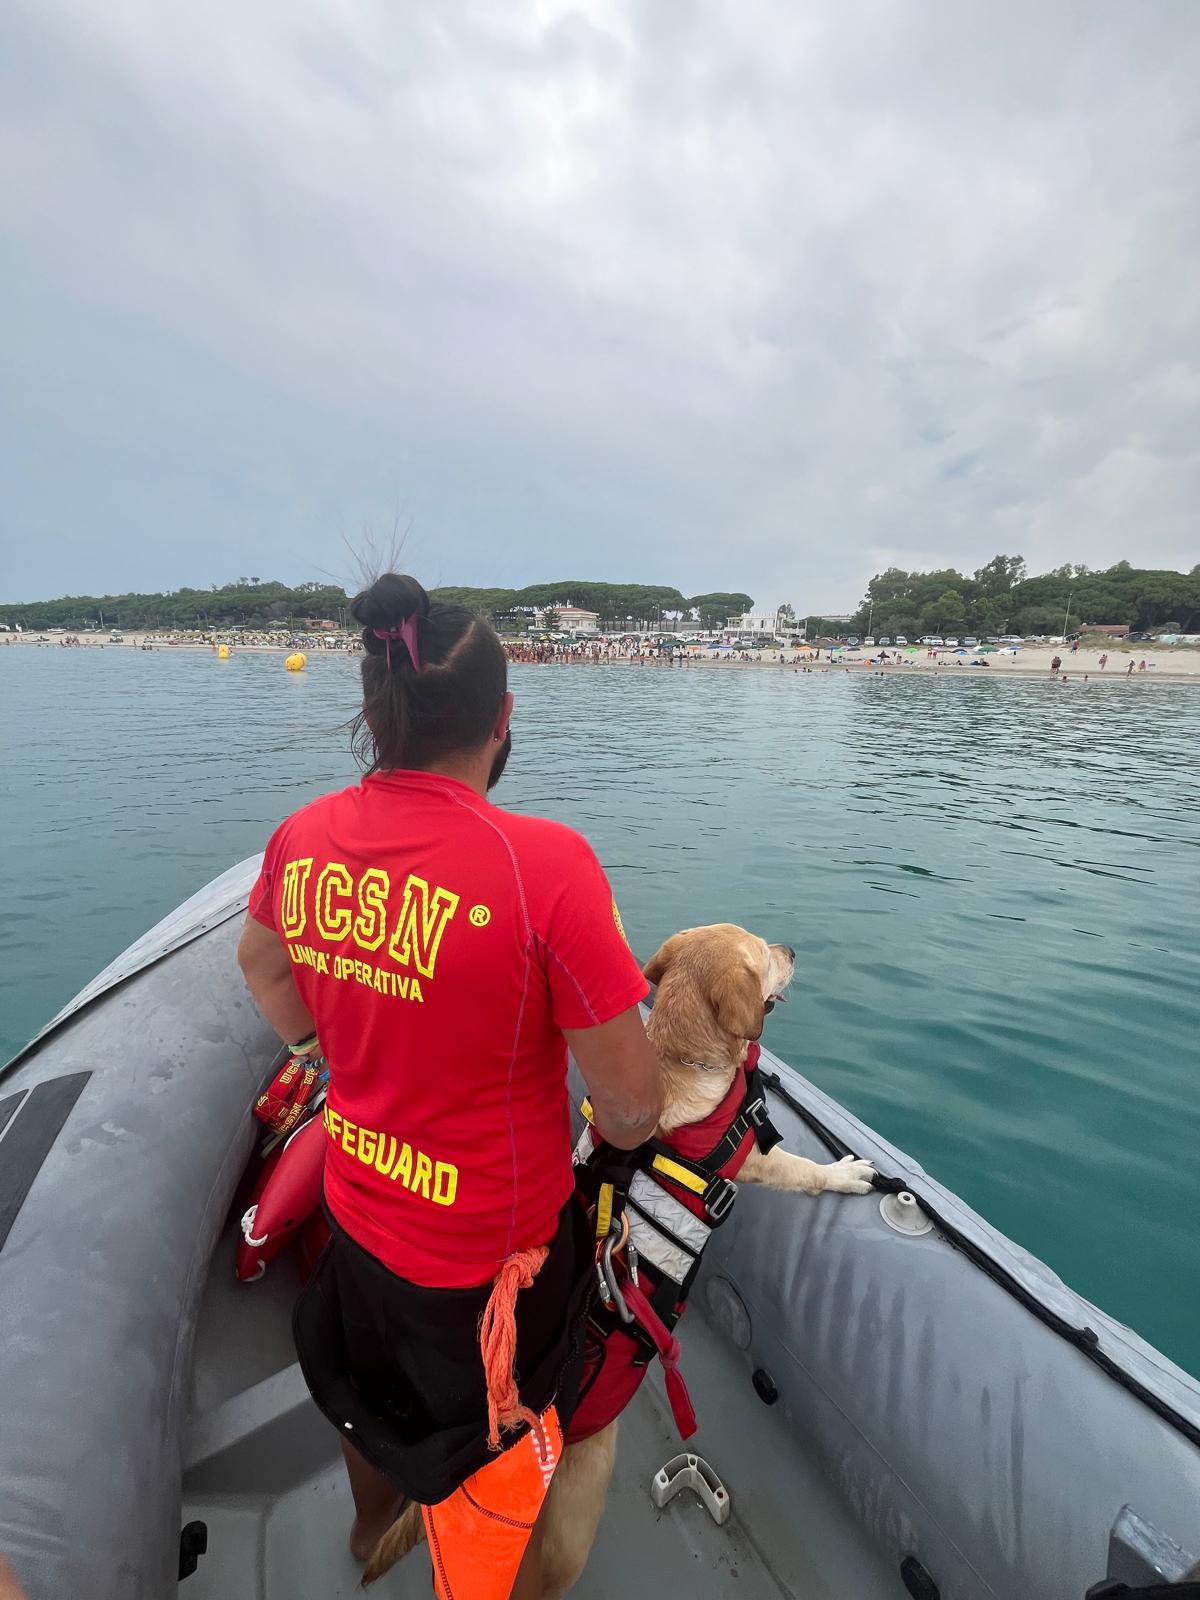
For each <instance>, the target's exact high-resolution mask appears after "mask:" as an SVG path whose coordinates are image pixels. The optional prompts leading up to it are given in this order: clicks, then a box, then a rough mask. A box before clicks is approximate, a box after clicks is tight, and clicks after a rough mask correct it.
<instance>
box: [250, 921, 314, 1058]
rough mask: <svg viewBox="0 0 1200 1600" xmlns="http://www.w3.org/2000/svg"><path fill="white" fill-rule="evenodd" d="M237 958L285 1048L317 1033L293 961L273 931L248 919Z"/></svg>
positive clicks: (251, 989) (261, 1008)
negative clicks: (302, 995)
mask: <svg viewBox="0 0 1200 1600" xmlns="http://www.w3.org/2000/svg"><path fill="white" fill-rule="evenodd" d="M237 955H238V966H239V967H241V969H242V976H243V977H244V978H245V980H246V987H247V988H248V989H249V991H250V993H251V995H252V996H253V999H254V1003H255V1005H256V1006H257V1007H258V1009H259V1010H260V1011H261V1012H262V1014H263V1016H264V1017H266V1019H267V1021H268V1022H269V1023H270V1024H271V1026H272V1027H273V1028H274V1029H275V1031H276V1033H277V1034H278V1035H279V1037H280V1038H281V1039H282V1040H283V1042H284V1044H297V1043H299V1041H300V1040H302V1039H307V1038H308V1037H309V1035H310V1034H312V1033H315V1032H316V1028H315V1025H314V1023H313V1019H312V1013H311V1012H310V1011H309V1009H308V1007H307V1006H306V1005H305V1004H304V1001H303V1000H301V998H300V995H299V993H298V992H297V989H296V985H295V983H294V982H293V981H292V963H291V958H290V957H289V955H288V953H287V950H286V949H285V948H284V946H283V944H282V943H281V942H280V939H279V935H278V934H277V933H276V932H275V930H274V929H273V928H267V927H264V926H263V924H262V923H261V922H259V921H257V920H256V919H255V918H254V916H248V917H247V918H246V925H245V927H244V928H243V929H242V937H241V939H240V940H239V941H238V953H237Z"/></svg>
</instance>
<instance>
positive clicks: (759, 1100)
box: [567, 1044, 782, 1444]
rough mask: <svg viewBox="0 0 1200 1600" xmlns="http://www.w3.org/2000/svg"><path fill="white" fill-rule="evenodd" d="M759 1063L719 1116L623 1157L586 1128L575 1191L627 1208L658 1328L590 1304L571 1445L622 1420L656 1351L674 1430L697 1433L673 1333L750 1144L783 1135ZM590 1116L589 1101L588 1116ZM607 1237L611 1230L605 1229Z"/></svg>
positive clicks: (755, 1053)
mask: <svg viewBox="0 0 1200 1600" xmlns="http://www.w3.org/2000/svg"><path fill="white" fill-rule="evenodd" d="M758 1058H759V1047H758V1045H757V1044H751V1045H750V1047H749V1050H748V1051H747V1054H746V1059H745V1061H744V1062H743V1063H742V1065H741V1066H740V1067H739V1068H738V1071H737V1076H736V1077H735V1078H734V1080H733V1083H732V1085H731V1086H730V1089H729V1093H728V1094H727V1095H726V1096H725V1098H724V1099H723V1100H722V1101H721V1103H720V1105H719V1106H718V1107H717V1108H716V1110H715V1111H713V1112H712V1113H711V1114H710V1115H709V1116H707V1117H705V1119H704V1120H703V1122H694V1123H691V1124H689V1125H688V1126H686V1127H682V1128H676V1129H675V1130H674V1131H673V1132H672V1133H671V1134H670V1136H669V1137H668V1138H667V1139H665V1140H661V1141H660V1140H657V1139H651V1140H648V1141H647V1142H646V1143H645V1144H644V1145H641V1146H639V1148H638V1149H637V1150H631V1151H627V1152H626V1151H619V1150H614V1149H613V1148H612V1147H611V1146H610V1145H607V1144H605V1143H604V1142H603V1141H602V1140H600V1139H598V1138H597V1136H596V1134H595V1132H594V1131H593V1129H592V1128H591V1127H590V1126H589V1127H588V1128H585V1129H584V1132H583V1135H582V1137H581V1138H580V1140H579V1143H578V1145H577V1146H576V1148H575V1164H576V1166H575V1182H576V1189H577V1191H578V1192H579V1193H580V1194H581V1196H582V1198H583V1200H584V1202H585V1204H587V1205H588V1206H589V1207H590V1206H593V1205H594V1206H596V1207H597V1208H598V1212H599V1213H600V1214H601V1215H605V1214H606V1212H607V1210H608V1208H609V1207H612V1208H614V1211H616V1210H618V1208H620V1207H621V1206H623V1208H624V1213H625V1215H626V1216H627V1217H628V1219H629V1240H630V1243H631V1244H632V1245H633V1247H634V1248H635V1250H636V1252H637V1263H638V1280H639V1286H640V1288H641V1290H642V1293H643V1295H644V1296H645V1298H646V1299H647V1300H648V1301H649V1305H650V1308H651V1309H652V1312H653V1317H654V1319H656V1320H657V1322H658V1323H659V1324H661V1326H660V1327H659V1328H657V1329H656V1332H657V1334H658V1337H657V1338H654V1337H652V1336H651V1334H650V1333H649V1332H648V1331H647V1329H646V1328H645V1327H644V1326H643V1325H642V1322H641V1320H635V1321H634V1322H633V1323H631V1324H627V1323H625V1322H623V1321H622V1320H621V1318H620V1316H619V1314H618V1313H617V1311H616V1310H615V1308H610V1307H608V1306H606V1305H605V1304H604V1303H603V1302H601V1303H598V1304H596V1305H595V1307H594V1309H593V1312H592V1314H591V1316H590V1317H589V1321H588V1342H587V1349H586V1352H585V1356H584V1369H583V1377H582V1380H581V1383H580V1390H579V1402H578V1405H577V1406H576V1409H575V1414H574V1416H573V1417H572V1419H571V1424H570V1427H569V1428H568V1430H567V1443H568V1444H576V1443H578V1441H579V1440H580V1439H586V1438H588V1437H590V1435H591V1434H593V1433H598V1432H599V1431H600V1429H601V1428H605V1427H607V1426H608V1424H609V1423H610V1422H612V1421H613V1419H614V1418H615V1417H618V1416H619V1415H620V1414H621V1412H622V1411H623V1410H624V1409H625V1407H626V1406H627V1405H628V1404H629V1402H630V1400H632V1399H633V1397H634V1395H635V1394H636V1393H637V1391H638V1388H639V1387H640V1385H641V1382H642V1379H643V1378H644V1377H645V1376H646V1369H647V1367H648V1366H649V1364H650V1362H651V1360H652V1359H653V1358H654V1355H655V1354H656V1353H662V1354H663V1364H664V1366H665V1367H666V1368H667V1373H668V1393H669V1395H670V1397H671V1400H672V1408H673V1410H674V1411H675V1414H676V1422H677V1423H678V1424H679V1427H680V1432H681V1433H682V1434H683V1436H684V1438H687V1437H688V1436H689V1435H690V1433H691V1432H693V1431H694V1429H695V1421H694V1418H692V1417H691V1412H690V1405H680V1404H677V1402H676V1392H674V1390H675V1386H673V1385H672V1382H671V1379H672V1377H674V1378H675V1379H676V1384H677V1385H678V1392H681V1393H682V1396H683V1400H684V1401H685V1402H686V1390H685V1389H682V1385H681V1384H679V1383H678V1375H677V1374H675V1373H674V1371H673V1368H674V1360H675V1358H676V1356H677V1354H678V1348H677V1346H675V1345H674V1340H673V1339H670V1337H669V1336H670V1333H671V1330H672V1329H673V1328H674V1326H675V1324H676V1323H677V1322H678V1321H679V1318H680V1317H681V1316H682V1315H683V1312H684V1309H685V1307H686V1305H687V1297H688V1295H689V1293H690V1292H691V1288H692V1284H693V1283H694V1282H695V1279H696V1273H697V1272H698V1270H699V1267H700V1258H701V1257H702V1255H703V1254H704V1247H705V1245H706V1244H707V1243H708V1240H709V1236H710V1235H711V1233H712V1230H713V1229H714V1228H717V1227H720V1225H721V1223H722V1222H724V1221H725V1219H726V1217H727V1216H728V1215H729V1213H730V1211H731V1210H732V1209H733V1202H734V1200H735V1199H736V1198H737V1184H736V1183H735V1182H734V1181H733V1180H734V1179H735V1178H736V1176H737V1174H738V1173H739V1172H740V1171H741V1169H742V1167H743V1165H744V1163H745V1161H746V1158H747V1157H748V1156H749V1154H750V1149H751V1145H752V1143H757V1145H758V1147H759V1149H760V1150H762V1151H763V1152H764V1153H765V1152H766V1151H768V1150H770V1149H772V1148H773V1147H774V1146H775V1145H776V1144H778V1143H779V1142H780V1139H781V1137H782V1135H780V1134H779V1133H778V1132H777V1131H776V1129H775V1128H774V1127H773V1126H772V1124H771V1122H770V1119H769V1117H768V1115H767V1103H766V1092H765V1089H764V1088H763V1085H762V1081H761V1078H760V1075H759V1072H758ZM589 1113H590V1107H589V1106H588V1105H587V1104H586V1102H585V1104H584V1115H585V1116H589ZM589 1121H590V1116H589ZM606 1191H607V1192H606ZM605 1232H607V1228H602V1229H601V1233H602V1234H603V1233H605ZM637 1298H638V1299H639V1300H640V1299H641V1297H640V1296H639V1297H637ZM664 1332H665V1335H666V1336H667V1340H668V1342H669V1348H668V1349H666V1350H664V1349H663V1345H664V1337H663V1335H664Z"/></svg>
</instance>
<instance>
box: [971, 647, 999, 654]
mask: <svg viewBox="0 0 1200 1600" xmlns="http://www.w3.org/2000/svg"><path fill="white" fill-rule="evenodd" d="M975 648H976V651H977V653H978V654H979V655H981V656H994V655H996V654H997V653H998V652H997V650H996V646H995V645H994V644H981V645H976V647H975Z"/></svg>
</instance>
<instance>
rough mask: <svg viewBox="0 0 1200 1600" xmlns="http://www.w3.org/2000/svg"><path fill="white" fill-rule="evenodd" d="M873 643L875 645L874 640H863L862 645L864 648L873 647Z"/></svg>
mask: <svg viewBox="0 0 1200 1600" xmlns="http://www.w3.org/2000/svg"><path fill="white" fill-rule="evenodd" d="M874 643H875V641H874V639H864V640H863V644H864V645H865V646H873V645H874Z"/></svg>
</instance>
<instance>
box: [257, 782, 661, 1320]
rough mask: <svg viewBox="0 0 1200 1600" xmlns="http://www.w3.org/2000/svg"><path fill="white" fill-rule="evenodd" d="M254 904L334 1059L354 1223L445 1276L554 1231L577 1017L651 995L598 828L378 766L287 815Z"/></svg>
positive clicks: (389, 1248)
mask: <svg viewBox="0 0 1200 1600" xmlns="http://www.w3.org/2000/svg"><path fill="white" fill-rule="evenodd" d="M250 914H251V915H252V916H253V917H255V918H257V920H258V921H259V922H261V923H263V924H264V925H265V926H266V927H268V928H273V929H274V930H275V932H276V933H277V934H278V935H279V937H280V939H281V940H282V941H283V943H284V945H285V947H286V949H287V951H288V954H289V956H290V957H291V961H292V975H293V977H294V978H295V981H296V987H297V989H298V990H299V992H300V995H301V998H302V999H303V1000H304V1003H305V1004H306V1005H307V1006H308V1008H309V1010H310V1011H311V1012H312V1015H313V1017H314V1019H315V1021H316V1025H317V1032H318V1034H319V1035H320V1039H321V1046H322V1049H323V1050H324V1053H325V1055H326V1058H327V1059H328V1061H329V1066H330V1089H329V1098H328V1102H327V1105H326V1110H325V1126H326V1130H327V1133H328V1136H329V1145H328V1149H327V1152H326V1161H325V1197H326V1200H327V1202H328V1205H329V1208H330V1210H331V1211H332V1212H333V1215H334V1216H335V1217H336V1219H337V1221H338V1222H339V1223H340V1224H341V1225H342V1227H343V1228H345V1230H346V1232H347V1233H349V1234H350V1235H351V1237H352V1238H354V1239H357V1240H358V1242H359V1243H360V1244H362V1245H363V1246H364V1248H365V1249H367V1250H369V1251H370V1252H371V1254H372V1255H374V1256H376V1257H377V1258H378V1259H379V1260H380V1261H382V1262H383V1263H384V1265H385V1266H387V1267H389V1268H390V1269H391V1270H392V1271H393V1272H395V1273H397V1274H398V1275H399V1276H400V1277H403V1278H407V1279H408V1280H409V1281H410V1282H413V1283H419V1284H424V1285H428V1286H430V1287H434V1288H465V1287H467V1286H469V1285H472V1284H479V1283H484V1282H486V1281H487V1280H488V1279H490V1278H492V1277H494V1276H495V1274H496V1272H497V1270H498V1269H499V1267H500V1264H501V1263H502V1262H503V1260H504V1259H505V1257H506V1256H508V1255H510V1254H511V1253H512V1252H513V1251H514V1250H520V1249H527V1248H528V1247H530V1246H532V1245H537V1244H545V1243H546V1242H547V1241H548V1240H549V1238H550V1237H551V1235H552V1234H553V1232H554V1227H555V1222H556V1219H557V1216H558V1213H559V1211H560V1210H561V1209H562V1206H563V1205H564V1204H565V1202H566V1199H567V1196H568V1195H569V1194H570V1192H571V1186H572V1175H571V1138H570V1119H569V1107H568V1101H567V1084H566V1061H567V1051H566V1043H565V1041H564V1039H563V1029H564V1028H588V1027H595V1026H596V1025H597V1024H599V1023H602V1022H608V1021H609V1020H610V1019H611V1018H613V1017H615V1016H618V1015H619V1014H620V1013H621V1012H622V1011H627V1010H628V1009H629V1007H630V1006H632V1005H636V1004H637V1002H638V1001H639V1000H642V999H644V998H645V996H646V994H647V993H648V985H647V983H646V981H645V979H644V978H643V977H642V974H641V971H640V970H639V968H638V965H637V962H636V961H635V960H634V958H633V956H632V954H631V953H630V950H629V946H628V945H627V944H626V942H625V936H624V930H623V929H622V927H621V919H620V915H619V913H618V911H617V906H616V901H615V900H614V899H613V894H612V890H611V888H610V887H609V884H608V880H607V879H606V877H605V876H604V872H603V870H602V868H601V866H600V863H599V862H598V861H597V860H596V857H595V855H594V853H593V852H592V849H591V847H590V846H589V845H588V843H587V841H586V840H585V839H583V838H582V837H581V836H580V835H579V834H577V833H575V832H574V831H573V830H572V829H570V828H567V827H564V826H562V824H560V823H556V822H547V821H544V820H542V819H540V818H536V817H522V816H516V815H513V814H512V813H511V812H507V811H501V810H499V809H498V808H497V807H495V806H493V805H492V804H491V803H490V802H489V801H488V800H485V799H483V798H482V797H481V796H479V795H477V794H476V793H475V792H474V790H472V789H470V788H468V787H467V785H466V784H463V783H459V782H458V781H457V780H455V779H453V778H446V777H441V776H439V775H437V774H434V773H425V772H409V771H394V772H387V773H382V774H378V775H376V776H373V777H368V778H364V779H363V781H362V782H361V783H360V784H357V785H356V786H354V787H353V788H349V789H343V790H341V791H340V792H339V793H337V794H329V795H324V796H323V797H322V798H321V799H319V800H314V801H313V802H312V804H311V805H308V806H305V807H304V808H303V810H300V811H297V812H296V813H295V815H294V816H291V817H289V818H288V819H287V820H286V821H285V822H283V823H282V824H281V825H280V826H279V828H277V829H276V831H275V833H274V834H273V835H272V837H271V840H270V842H269V844H268V845H267V850H266V854H265V856H264V858H263V865H262V872H261V874H260V876H259V879H258V881H257V883H256V884H255V886H254V889H253V890H252V891H251V895H250Z"/></svg>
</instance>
